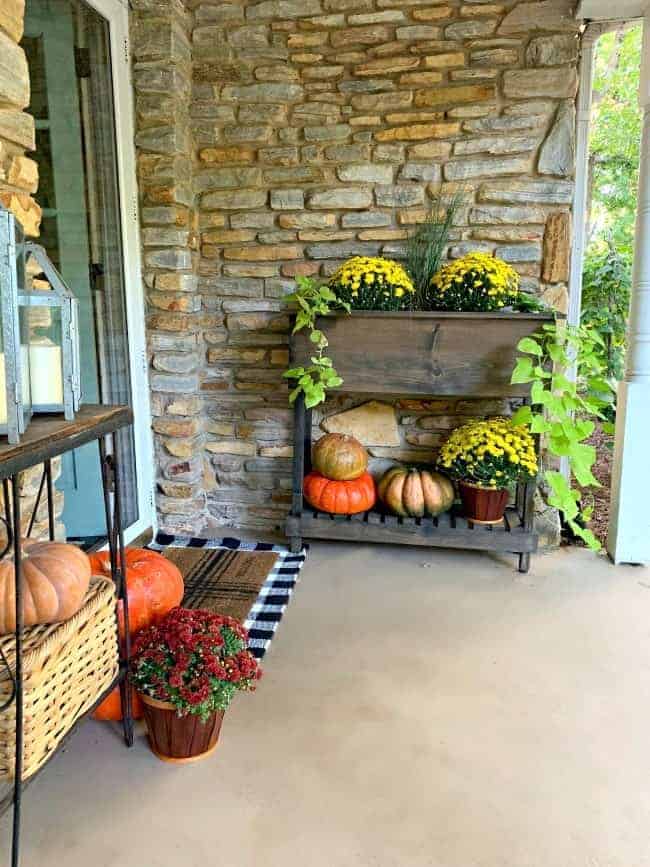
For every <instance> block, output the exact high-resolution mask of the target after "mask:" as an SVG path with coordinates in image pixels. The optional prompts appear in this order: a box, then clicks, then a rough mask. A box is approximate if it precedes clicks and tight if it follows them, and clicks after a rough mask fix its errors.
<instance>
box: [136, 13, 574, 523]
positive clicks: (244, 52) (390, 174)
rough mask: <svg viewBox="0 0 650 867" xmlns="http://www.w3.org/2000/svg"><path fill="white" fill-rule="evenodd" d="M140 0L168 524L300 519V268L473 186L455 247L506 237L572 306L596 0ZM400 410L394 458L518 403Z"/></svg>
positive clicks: (140, 140)
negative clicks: (188, 0)
mask: <svg viewBox="0 0 650 867" xmlns="http://www.w3.org/2000/svg"><path fill="white" fill-rule="evenodd" d="M133 5H134V6H135V12H134V14H133V28H134V61H135V63H134V77H135V90H136V99H137V106H136V110H137V123H138V133H137V145H138V149H139V173H140V183H141V191H142V217H143V224H144V228H143V244H144V264H145V273H144V279H145V283H146V287H147V292H148V304H149V337H150V349H151V359H152V373H151V384H152V392H153V407H154V416H155V418H154V430H155V436H156V454H157V460H158V468H159V497H158V507H159V511H160V520H161V524H162V526H163V527H165V528H167V529H170V530H181V529H182V530H189V531H200V530H202V529H203V530H205V529H209V528H211V527H214V526H216V525H223V524H230V525H233V524H234V525H240V526H249V527H266V528H271V527H274V526H279V525H280V524H281V523H282V520H283V518H284V516H285V514H286V511H287V507H288V503H289V499H290V496H289V492H290V456H291V445H290V442H291V415H290V412H289V410H288V408H287V403H286V397H287V393H286V388H285V386H284V384H283V382H282V380H281V373H282V370H283V368H284V367H285V365H286V363H287V340H288V337H287V331H288V326H289V320H288V316H287V313H286V311H285V310H284V309H283V303H282V296H283V295H285V294H286V293H287V292H288V291H290V290H291V288H292V285H293V279H294V278H295V276H296V275H300V274H304V275H314V276H326V275H328V274H330V273H331V272H332V271H333V269H334V268H335V267H336V266H337V265H338V264H339V263H340V262H341V261H342V260H343V259H345V258H346V257H348V256H351V255H355V254H364V255H378V254H379V255H384V256H393V257H399V256H400V255H402V252H403V247H404V241H405V238H406V237H407V234H408V232H409V230H411V229H412V227H413V226H414V225H416V224H417V223H418V222H419V221H421V220H422V218H423V216H424V214H425V213H426V210H427V208H428V206H429V204H430V202H431V201H432V196H434V195H435V194H436V193H437V192H438V191H439V190H440V189H441V188H442V189H443V190H444V191H449V192H451V191H453V190H456V189H458V188H459V187H460V186H462V188H463V189H464V190H465V192H466V206H465V207H464V208H463V209H462V210H461V213H460V215H459V218H458V221H457V225H456V227H455V230H454V233H453V237H452V239H451V245H450V250H449V255H450V256H458V255H460V254H462V253H463V252H465V251H467V250H472V249H477V248H478V249H482V250H489V251H494V252H495V253H496V254H497V255H499V256H501V257H503V258H504V259H506V260H507V261H509V262H511V263H512V264H513V265H514V266H515V267H516V268H517V270H518V271H519V272H520V274H521V275H522V278H523V285H524V288H525V289H526V290H527V291H530V292H535V293H538V294H540V295H543V296H544V297H546V298H547V299H549V300H551V301H552V302H553V303H554V304H556V305H557V306H560V307H562V306H564V305H565V304H566V280H567V278H568V264H569V240H570V239H569V236H570V220H569V213H570V206H571V201H572V195H573V180H572V176H573V170H574V168H573V162H574V155H573V139H574V126H575V108H574V100H575V96H576V90H577V72H576V65H577V58H578V49H579V43H578V29H577V25H576V22H575V21H574V19H573V17H572V15H573V6H574V4H573V3H572V2H570V0H538V2H513V0H505V2H501V3H499V2H484V0H480V2H479V0H474V2H461V0H262V2H254V0H247V2H246V0H244V2H237V0H231V2H199V3H192V4H190V7H189V8H188V7H183V6H182V5H181V4H180V3H178V4H174V3H171V2H168V0H135V3H134V4H133ZM354 402H355V401H354V399H353V398H351V397H347V396H346V397H341V398H336V400H335V401H334V402H333V403H330V404H328V406H326V407H325V409H324V412H325V414H327V413H329V412H331V411H335V410H337V409H339V408H341V407H347V406H350V405H353V404H354ZM357 402H361V401H357ZM396 408H397V412H398V414H399V420H400V423H401V432H400V438H401V441H402V442H401V445H400V446H399V447H397V449H394V450H393V452H391V454H392V455H395V456H398V457H399V456H408V457H427V456H431V453H432V449H434V448H435V447H436V446H437V445H438V444H439V441H440V437H441V435H442V434H443V433H444V431H445V430H447V429H449V428H450V427H452V426H453V425H454V424H455V422H456V420H457V419H458V418H460V419H462V418H464V417H466V416H468V415H472V414H476V413H485V412H490V411H492V410H493V409H494V408H495V407H493V406H490V405H484V404H478V405H477V404H476V403H472V402H468V401H467V400H459V401H448V400H444V401H443V400H434V401H431V402H429V403H427V402H422V401H417V402H415V403H413V402H409V401H407V400H402V401H401V402H399V403H397V404H396ZM497 408H498V409H502V408H503V407H502V406H501V405H500V406H499V407H497ZM317 421H318V417H317ZM405 452H406V454H405ZM378 454H379V455H380V456H381V457H385V456H386V451H385V449H382V447H379V452H378Z"/></svg>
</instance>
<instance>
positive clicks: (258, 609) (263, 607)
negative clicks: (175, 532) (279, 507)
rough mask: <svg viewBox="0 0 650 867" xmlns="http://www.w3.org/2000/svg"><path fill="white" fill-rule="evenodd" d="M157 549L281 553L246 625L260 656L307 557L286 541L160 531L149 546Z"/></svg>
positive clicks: (251, 646) (259, 657)
mask: <svg viewBox="0 0 650 867" xmlns="http://www.w3.org/2000/svg"><path fill="white" fill-rule="evenodd" d="M147 547H149V548H151V549H152V550H154V551H162V550H164V549H165V548H170V547H172V548H208V549H218V548H224V549H227V550H230V551H237V550H239V551H273V552H274V553H275V554H277V555H278V557H277V560H276V561H275V565H274V566H273V569H272V570H271V571H270V572H269V574H268V576H267V578H266V581H265V582H264V584H263V585H262V587H261V588H260V592H259V594H258V596H257V599H256V600H255V602H254V603H253V606H252V608H251V610H250V611H249V613H248V617H247V618H246V620H245V621H244V626H245V627H246V629H247V630H248V645H249V647H250V649H251V651H252V653H253V654H254V655H255V656H256V657H257V659H262V657H263V656H264V654H265V653H266V651H267V650H268V648H269V645H270V644H271V641H272V640H273V637H274V635H275V633H276V631H277V628H278V626H279V625H280V621H281V620H282V617H283V615H284V612H285V611H286V608H287V605H288V604H289V601H290V599H291V594H292V593H293V589H294V587H295V586H296V584H297V583H298V578H299V575H300V570H301V569H302V566H303V563H304V562H305V559H306V557H307V553H306V551H305V549H303V550H302V551H301V552H300V554H292V553H291V552H290V551H289V550H288V549H287V548H285V547H284V546H283V545H272V544H271V543H269V542H243V541H241V540H240V539H232V538H225V539H199V538H195V537H192V536H171V535H168V534H167V533H158V534H157V535H156V538H155V539H154V540H153V541H152V542H150V543H149V545H148V546H147Z"/></svg>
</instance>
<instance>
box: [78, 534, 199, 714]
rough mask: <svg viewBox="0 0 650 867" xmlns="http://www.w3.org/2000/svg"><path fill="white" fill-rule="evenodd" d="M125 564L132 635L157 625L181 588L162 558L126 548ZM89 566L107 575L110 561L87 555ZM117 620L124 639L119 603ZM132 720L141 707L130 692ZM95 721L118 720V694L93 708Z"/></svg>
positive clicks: (179, 578) (173, 568)
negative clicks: (94, 709)
mask: <svg viewBox="0 0 650 867" xmlns="http://www.w3.org/2000/svg"><path fill="white" fill-rule="evenodd" d="M124 556H125V562H126V592H127V596H128V600H129V633H130V634H131V635H135V633H136V632H140V630H141V629H144V628H145V626H150V625H151V624H153V623H158V622H159V621H160V620H162V618H163V617H164V616H165V614H167V612H168V611H171V609H172V608H176V606H177V605H180V604H181V601H182V599H183V594H184V593H185V587H184V584H183V576H182V575H181V573H180V571H179V569H178V568H177V567H176V566H174V564H173V563H171V562H170V561H169V560H167V558H166V557H163V556H162V554H158V553H156V551H148V550H146V549H144V548H127V549H126V551H125V555H124ZM90 563H91V565H92V570H93V573H94V574H95V575H110V574H111V560H110V554H109V552H108V551H99V552H97V553H95V554H91V555H90ZM118 616H119V624H120V636H121V637H123V636H124V614H123V606H122V603H121V602H120V603H119V607H118ZM131 702H132V708H133V716H134V717H136V718H139V717H141V716H142V707H141V705H140V701H139V699H138V698H137V695H136V693H135V691H134V690H132V691H131ZM93 716H94V717H95V719H101V720H119V719H121V718H122V703H121V701H120V691H119V689H115V690H114V691H113V692H112V693H111V694H110V695H109V696H108V697H107V698H106V699H105V700H104V701H103V702H102V703H101V704H100V706H99V707H98V708H97V710H96V711H95V713H94V714H93Z"/></svg>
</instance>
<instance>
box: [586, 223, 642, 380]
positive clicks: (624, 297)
mask: <svg viewBox="0 0 650 867" xmlns="http://www.w3.org/2000/svg"><path fill="white" fill-rule="evenodd" d="M631 271H632V262H631V255H630V253H629V252H628V251H627V249H625V248H624V249H623V250H622V251H619V250H617V249H616V247H615V246H614V244H613V242H612V241H611V239H610V240H609V241H598V242H596V243H594V244H592V245H591V247H590V248H589V252H588V255H587V257H586V259H585V266H584V272H583V289H582V323H583V325H585V326H587V327H588V328H593V329H595V330H596V331H597V332H598V334H599V335H600V336H601V338H602V344H599V345H598V346H597V348H596V351H597V352H598V353H599V355H600V357H601V361H602V364H603V367H604V371H605V374H606V376H608V377H610V378H613V379H622V378H623V373H624V367H625V336H626V329H627V317H628V311H629V307H630V283H631Z"/></svg>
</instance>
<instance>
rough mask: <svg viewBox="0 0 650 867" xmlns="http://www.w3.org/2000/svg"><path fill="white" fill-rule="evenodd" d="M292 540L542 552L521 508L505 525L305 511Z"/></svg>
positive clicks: (290, 531) (291, 522)
mask: <svg viewBox="0 0 650 867" xmlns="http://www.w3.org/2000/svg"><path fill="white" fill-rule="evenodd" d="M287 536H303V537H304V538H306V539H337V540H341V541H350V542H387V543H393V544H402V545H404V544H407V545H427V546H429V547H437V548H472V549H475V550H480V551H503V552H508V553H512V554H527V553H533V552H534V551H536V550H537V536H536V535H535V534H534V533H533V532H530V531H528V530H526V529H525V528H524V527H523V526H522V522H521V516H520V515H519V512H518V511H517V510H516V509H515V508H510V509H508V510H507V512H506V516H505V520H504V522H503V524H500V525H498V524H497V525H490V526H487V525H480V524H472V523H471V522H469V521H467V519H466V518H463V517H462V516H461V515H459V514H457V513H456V512H453V511H452V512H447V513H446V514H444V515H440V516H439V517H438V518H398V517H396V516H395V515H386V514H383V513H381V512H378V511H374V510H372V511H369V512H364V513H362V514H359V515H330V514H327V513H325V512H319V511H317V510H315V509H312V508H311V507H308V506H307V507H305V509H304V510H303V513H302V515H300V516H291V517H289V519H288V520H287Z"/></svg>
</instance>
